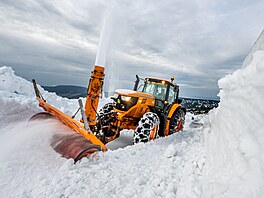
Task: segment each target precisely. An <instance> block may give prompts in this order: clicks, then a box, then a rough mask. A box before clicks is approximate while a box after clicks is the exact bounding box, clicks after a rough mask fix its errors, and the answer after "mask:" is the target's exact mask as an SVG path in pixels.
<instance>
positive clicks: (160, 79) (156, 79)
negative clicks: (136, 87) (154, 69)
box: [145, 78, 177, 86]
mask: <svg viewBox="0 0 264 198" xmlns="http://www.w3.org/2000/svg"><path fill="white" fill-rule="evenodd" d="M145 80H149V81H154V82H155V81H165V82H166V83H168V84H170V85H172V86H175V85H177V84H174V83H172V82H171V81H169V80H166V79H162V78H145Z"/></svg>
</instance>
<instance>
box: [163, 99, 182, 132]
mask: <svg viewBox="0 0 264 198" xmlns="http://www.w3.org/2000/svg"><path fill="white" fill-rule="evenodd" d="M179 109H182V110H183V111H184V112H185V113H186V108H185V107H183V106H181V105H180V104H173V105H172V106H171V107H170V109H169V112H168V116H167V122H166V127H165V130H164V136H168V135H169V128H170V119H171V117H172V116H173V114H174V113H175V112H176V111H177V110H179Z"/></svg>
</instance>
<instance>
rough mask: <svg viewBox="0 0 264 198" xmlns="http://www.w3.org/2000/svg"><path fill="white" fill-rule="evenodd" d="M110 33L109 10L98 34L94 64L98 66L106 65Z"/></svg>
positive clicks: (110, 18) (110, 20)
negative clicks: (98, 39)
mask: <svg viewBox="0 0 264 198" xmlns="http://www.w3.org/2000/svg"><path fill="white" fill-rule="evenodd" d="M111 33H112V14H111V12H107V14H106V16H105V19H104V25H103V28H102V31H101V35H100V41H99V44H98V49H97V54H96V60H95V65H98V66H105V65H106V57H107V52H108V49H109V43H110V39H111Z"/></svg>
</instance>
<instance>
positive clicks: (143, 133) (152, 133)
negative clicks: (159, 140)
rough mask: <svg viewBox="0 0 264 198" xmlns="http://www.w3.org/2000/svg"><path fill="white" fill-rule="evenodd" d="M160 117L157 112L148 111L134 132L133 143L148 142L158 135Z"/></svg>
mask: <svg viewBox="0 0 264 198" xmlns="http://www.w3.org/2000/svg"><path fill="white" fill-rule="evenodd" d="M159 123H160V119H159V117H158V116H157V114H156V113H152V112H147V113H145V114H144V115H143V117H142V118H141V119H140V121H139V123H138V127H137V128H136V130H135V133H134V139H133V143H134V144H136V143H139V142H148V141H150V140H153V139H154V138H156V137H157V134H158V130H159Z"/></svg>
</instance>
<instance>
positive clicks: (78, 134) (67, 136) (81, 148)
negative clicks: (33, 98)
mask: <svg viewBox="0 0 264 198" xmlns="http://www.w3.org/2000/svg"><path fill="white" fill-rule="evenodd" d="M37 100H38V101H39V106H41V107H42V108H43V109H44V110H45V111H46V112H48V113H44V112H42V113H39V115H38V114H37V115H35V116H33V117H32V119H45V117H46V118H50V117H55V118H57V119H58V120H59V121H61V122H62V123H63V124H65V125H66V126H68V127H69V128H70V129H72V132H70V133H69V132H68V131H67V132H65V133H60V134H55V135H53V137H52V139H51V144H50V145H51V147H52V148H53V149H54V150H55V151H56V152H58V153H59V154H61V155H62V156H63V157H65V158H72V159H74V161H75V162H77V161H78V160H80V159H81V158H83V157H87V156H89V155H91V154H92V153H94V152H97V151H106V150H107V148H106V146H105V145H104V144H103V143H102V142H101V141H100V140H99V139H98V138H97V137H96V136H95V135H94V134H93V132H92V131H87V130H86V129H85V127H84V124H83V123H81V122H79V121H77V120H75V119H73V118H72V117H70V116H68V115H66V114H64V113H63V112H61V111H59V110H58V109H56V108H55V107H53V106H51V105H49V104H48V103H46V102H45V101H44V100H43V99H41V98H38V97H37ZM45 114H46V115H45Z"/></svg>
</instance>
